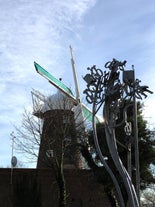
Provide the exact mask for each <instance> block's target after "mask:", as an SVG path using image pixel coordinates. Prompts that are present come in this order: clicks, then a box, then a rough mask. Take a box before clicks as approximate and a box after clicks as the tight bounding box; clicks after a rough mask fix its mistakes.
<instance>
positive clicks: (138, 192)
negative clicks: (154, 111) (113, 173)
mask: <svg viewBox="0 0 155 207" xmlns="http://www.w3.org/2000/svg"><path fill="white" fill-rule="evenodd" d="M133 121H134V144H135V168H136V192H137V197H138V200H139V201H140V171H139V144H138V123H137V103H136V97H135V90H134V96H133Z"/></svg>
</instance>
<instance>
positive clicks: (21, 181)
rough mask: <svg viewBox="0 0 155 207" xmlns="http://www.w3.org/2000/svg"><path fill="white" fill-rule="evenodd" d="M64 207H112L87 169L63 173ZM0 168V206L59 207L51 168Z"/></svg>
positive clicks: (100, 186) (56, 188) (101, 187)
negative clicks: (65, 197)
mask: <svg viewBox="0 0 155 207" xmlns="http://www.w3.org/2000/svg"><path fill="white" fill-rule="evenodd" d="M65 178H66V184H67V207H88V206H89V207H111V205H110V203H109V200H108V198H107V197H106V195H105V193H104V187H103V186H102V185H100V184H98V183H97V182H96V181H95V180H94V176H93V174H92V172H91V171H89V170H75V169H74V170H73V169H72V170H71V169H66V170H65ZM10 182H11V169H9V168H7V169H4V168H2V169H0V206H2V207H18V206H20V207H26V206H28V207H35V206H37V207H58V199H59V190H58V186H57V183H56V181H55V178H54V172H53V171H52V169H14V170H13V174H12V184H10Z"/></svg>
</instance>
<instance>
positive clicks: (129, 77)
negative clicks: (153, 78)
mask: <svg viewBox="0 0 155 207" xmlns="http://www.w3.org/2000/svg"><path fill="white" fill-rule="evenodd" d="M125 65H126V61H123V62H120V61H118V60H116V59H113V60H112V61H109V62H107V63H106V64H105V68H108V69H109V71H106V70H105V71H102V70H101V69H97V68H96V66H95V65H94V66H93V67H91V68H87V69H88V71H89V73H88V74H86V75H85V77H84V80H85V81H86V82H87V88H86V89H85V91H84V94H85V95H86V100H87V102H88V103H89V104H93V132H94V142H95V146H96V150H97V152H98V154H99V157H100V159H101V162H102V164H103V165H104V167H105V168H106V170H107V171H108V173H109V174H110V176H111V178H112V180H113V183H114V185H115V187H116V191H117V193H118V197H119V201H120V205H121V206H122V207H124V206H125V204H124V200H123V196H122V192H121V190H120V187H119V183H118V181H117V179H116V177H115V175H114V174H113V172H112V170H111V169H110V168H109V166H108V164H107V162H106V160H105V159H104V156H103V154H102V152H101V149H100V146H99V144H98V137H97V132H96V124H95V118H94V116H95V115H96V113H97V112H98V110H99V109H100V108H101V106H103V118H104V121H105V134H106V142H107V144H108V148H109V152H110V155H111V157H112V159H113V161H114V164H115V166H116V168H117V170H118V172H119V174H120V176H121V177H122V180H123V182H124V186H125V188H126V191H127V193H128V200H129V205H130V206H131V207H138V206H139V200H138V198H137V194H136V191H135V188H134V186H133V184H132V181H131V177H130V172H127V170H126V168H125V167H124V166H123V164H122V162H121V159H120V157H119V155H118V151H117V143H116V141H117V140H116V137H115V128H116V127H118V126H120V125H122V124H123V123H125V132H126V135H127V139H128V140H127V141H128V144H130V143H131V123H129V122H127V116H126V111H127V108H128V107H129V106H130V105H131V104H133V101H135V98H137V99H142V97H143V96H144V97H145V98H146V97H147V95H146V93H147V92H148V93H152V92H151V91H150V90H149V89H148V86H140V82H141V81H140V80H138V79H136V80H135V77H134V70H133V68H132V70H125ZM121 72H122V73H121ZM121 75H122V81H121V80H120V77H121ZM125 103H126V104H125ZM121 109H123V114H124V116H123V120H122V121H120V122H119V123H118V121H117V120H118V114H119V113H120V110H121ZM135 113H136V112H135ZM137 168H138V167H137ZM137 170H139V169H137ZM138 182H139V181H138Z"/></svg>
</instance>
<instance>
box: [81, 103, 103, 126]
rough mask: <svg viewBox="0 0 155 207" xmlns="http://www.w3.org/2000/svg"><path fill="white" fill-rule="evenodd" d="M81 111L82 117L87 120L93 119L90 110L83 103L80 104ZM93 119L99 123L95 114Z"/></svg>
mask: <svg viewBox="0 0 155 207" xmlns="http://www.w3.org/2000/svg"><path fill="white" fill-rule="evenodd" d="M82 112H83V116H84V118H85V119H86V120H87V121H90V122H92V119H93V114H92V112H91V110H90V109H88V108H87V107H86V106H85V105H83V104H82ZM95 121H96V123H99V122H100V121H99V119H98V117H97V116H95Z"/></svg>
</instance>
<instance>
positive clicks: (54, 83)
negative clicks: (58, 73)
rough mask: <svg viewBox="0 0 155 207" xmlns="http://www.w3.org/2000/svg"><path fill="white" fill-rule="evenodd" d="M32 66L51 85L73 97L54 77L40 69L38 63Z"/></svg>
mask: <svg viewBox="0 0 155 207" xmlns="http://www.w3.org/2000/svg"><path fill="white" fill-rule="evenodd" d="M34 66H35V68H36V71H37V72H38V73H39V74H40V75H42V76H44V77H45V78H46V79H48V80H49V81H50V82H51V83H52V84H53V85H55V86H56V87H57V88H58V89H60V90H62V91H64V92H65V93H67V94H68V95H70V96H73V93H72V91H71V90H70V89H69V88H68V87H67V86H66V85H65V84H63V83H62V82H61V81H59V80H58V79H56V78H55V77H54V76H52V75H51V74H50V73H49V72H47V71H46V70H45V69H44V68H42V67H41V66H40V65H39V64H38V63H36V62H34Z"/></svg>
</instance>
